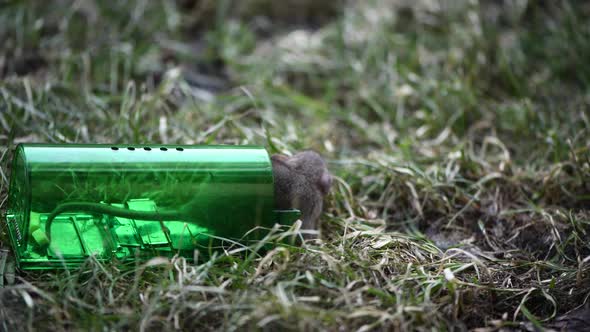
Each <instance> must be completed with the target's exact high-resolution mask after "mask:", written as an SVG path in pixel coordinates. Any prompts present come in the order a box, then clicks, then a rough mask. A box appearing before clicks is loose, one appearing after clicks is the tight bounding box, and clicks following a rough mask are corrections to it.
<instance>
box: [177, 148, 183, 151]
mask: <svg viewBox="0 0 590 332" xmlns="http://www.w3.org/2000/svg"><path fill="white" fill-rule="evenodd" d="M176 151H184V149H183V148H176Z"/></svg>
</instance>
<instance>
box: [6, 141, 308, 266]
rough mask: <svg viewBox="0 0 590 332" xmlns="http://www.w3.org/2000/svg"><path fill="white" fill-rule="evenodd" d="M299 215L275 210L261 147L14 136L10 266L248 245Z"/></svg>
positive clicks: (267, 160) (188, 252)
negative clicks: (24, 140)
mask: <svg viewBox="0 0 590 332" xmlns="http://www.w3.org/2000/svg"><path fill="white" fill-rule="evenodd" d="M298 217H299V211H298V210H286V211H285V210H283V211H278V210H274V185H273V174H272V165H271V162H270V157H269V155H268V153H267V152H266V150H265V149H264V148H261V147H252V146H164V145H149V146H143V145H141V146H139V145H79V144H76V145H47V144H21V145H19V146H18V147H17V149H16V152H15V155H14V162H13V168H12V177H11V183H10V190H9V197H8V210H7V213H6V223H7V225H8V231H9V234H10V239H11V242H12V246H13V249H14V254H15V257H16V262H17V265H18V266H19V267H20V268H21V269H49V268H68V267H72V266H78V265H79V264H80V263H82V262H83V261H84V260H85V259H86V258H87V257H88V256H90V255H94V256H95V257H96V258H97V259H99V260H101V261H114V262H122V263H125V262H129V261H132V260H136V259H147V258H150V257H154V256H157V255H159V256H162V255H163V256H173V255H175V254H180V255H182V256H185V257H187V258H189V259H190V258H192V257H193V255H194V251H195V249H206V250H209V249H211V248H212V247H214V246H216V245H219V244H220V241H221V240H220V239H232V240H234V241H236V240H237V241H241V242H246V243H247V242H249V241H253V240H257V239H260V238H261V237H262V236H263V235H264V234H266V231H267V230H268V229H270V228H272V227H273V225H274V224H275V223H290V222H293V221H294V220H296V219H297V218H298ZM258 226H259V227H258Z"/></svg>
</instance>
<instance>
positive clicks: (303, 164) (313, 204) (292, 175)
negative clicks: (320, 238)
mask: <svg viewBox="0 0 590 332" xmlns="http://www.w3.org/2000/svg"><path fill="white" fill-rule="evenodd" d="M271 162H272V170H273V175H274V179H275V207H276V208H277V209H298V210H300V211H301V216H302V221H303V225H302V229H308V230H318V229H319V225H318V219H319V217H320V215H321V213H322V208H323V202H324V196H326V195H327V194H328V192H329V191H330V187H331V185H332V176H331V175H330V172H329V171H328V168H327V167H326V163H325V162H324V160H323V159H322V157H321V156H320V155H319V154H318V153H317V152H314V151H303V152H299V153H297V154H295V155H293V156H291V157H289V156H286V155H282V154H275V155H273V156H272V157H271Z"/></svg>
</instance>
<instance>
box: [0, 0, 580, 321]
mask: <svg viewBox="0 0 590 332" xmlns="http://www.w3.org/2000/svg"><path fill="white" fill-rule="evenodd" d="M213 3H214V2H210V1H178V2H168V1H141V0H135V1H129V2H125V3H123V4H111V3H109V4H108V5H107V4H104V3H102V2H99V1H85V2H82V1H54V2H53V3H45V2H38V1H7V2H5V3H3V4H2V5H0V75H1V77H2V81H1V82H0V141H1V142H2V144H1V147H0V161H1V164H2V167H1V168H0V180H1V181H0V192H1V194H0V202H2V203H1V208H2V210H3V211H4V210H5V209H6V202H5V200H6V199H5V198H6V193H7V189H8V188H7V186H8V179H9V176H10V164H9V162H10V160H11V153H12V150H13V148H14V146H15V145H16V144H17V143H19V142H52V143H66V142H93V143H101V142H109V143H110V142H114V143H148V142H153V143H188V144H213V143H227V144H260V145H265V146H266V147H267V148H268V149H269V150H270V151H272V152H294V151H297V150H301V149H305V148H313V149H315V150H317V151H320V152H321V153H322V154H323V155H324V156H325V157H326V159H327V160H328V162H329V166H330V169H331V171H332V172H333V173H334V174H335V175H336V176H337V178H336V181H335V185H334V187H333V190H332V193H331V194H330V195H329V197H328V198H327V207H326V210H325V214H324V215H323V217H322V238H321V240H318V241H310V242H307V243H305V244H304V245H302V246H301V247H290V246H279V247H276V249H273V250H270V251H266V252H265V251H260V250H257V247H254V248H251V249H252V250H250V251H240V252H224V253H219V254H217V255H216V256H213V257H211V258H210V259H209V260H207V261H204V262H199V263H198V264H189V263H187V262H186V261H185V260H184V259H183V258H177V259H172V260H165V259H154V260H153V261H150V262H148V263H146V264H141V265H138V266H136V267H135V268H132V269H129V270H120V269H117V268H116V267H113V266H109V265H104V264H101V263H99V262H97V261H96V260H93V259H89V260H88V262H87V263H86V264H85V265H84V266H83V267H82V268H80V269H79V270H75V271H55V272H50V273H48V272H46V273H22V274H20V275H19V277H18V278H17V283H16V285H14V286H8V287H5V288H3V289H0V326H1V329H5V330H12V329H15V328H17V329H30V330H33V329H35V330H37V329H40V330H58V331H59V330H82V329H83V330H121V329H133V330H135V329H138V328H139V329H144V330H158V329H160V330H161V329H163V330H176V329H180V330H191V329H207V330H209V329H212V330H215V329H217V330H243V329H248V330H249V329H260V330H275V329H285V330H307V329H313V330H316V329H317V330H339V329H342V330H363V331H366V330H452V331H455V330H465V329H477V328H479V329H480V331H493V330H499V329H502V328H504V329H507V330H510V329H517V330H518V329H522V330H533V329H535V328H540V327H547V328H551V327H553V328H559V325H556V324H558V323H559V321H563V320H566V321H567V317H568V316H567V313H569V312H576V311H575V310H576V309H578V308H581V307H583V306H584V305H587V303H588V298H589V297H590V286H589V285H590V263H589V258H588V257H590V241H589V237H588V232H589V231H590V212H589V210H588V206H589V205H588V204H589V203H590V151H589V150H590V139H589V137H590V135H589V130H590V111H589V110H590V63H588V61H587V59H590V6H589V5H588V4H586V3H584V2H581V1H580V2H578V1H556V2H547V1H514V2H502V3H498V2H494V1H483V0H482V1H456V2H455V1H453V2H450V1H440V2H437V1H416V2H414V3H413V4H411V5H409V4H407V3H406V2H403V1H395V0H379V1H377V0H374V1H369V2H355V1H347V2H344V1H343V2H338V4H337V5H332V4H330V5H327V4H326V5H317V4H315V5H314V4H313V2H310V1H302V2H299V3H298V4H297V5H296V7H294V8H295V9H292V10H288V6H285V8H287V10H285V8H281V7H280V6H277V5H276V4H273V3H272V2H271V1H263V0H248V1H246V2H245V4H240V5H236V3H235V2H233V1H220V2H219V3H215V4H213ZM289 3H291V2H289ZM404 3H406V4H404ZM0 230H1V232H2V234H1V235H0V247H3V248H7V247H8V246H9V244H8V242H7V240H8V238H7V234H5V231H6V230H5V228H4V225H3V226H2V228H0ZM293 232H295V233H296V232H297V229H296V228H293V229H291V230H288V231H287V232H286V233H281V232H278V233H273V234H272V235H270V236H269V238H267V239H265V240H264V241H263V242H267V241H268V242H272V241H274V240H276V239H279V238H281V237H284V236H290V234H292V233H293ZM564 315H565V316H564Z"/></svg>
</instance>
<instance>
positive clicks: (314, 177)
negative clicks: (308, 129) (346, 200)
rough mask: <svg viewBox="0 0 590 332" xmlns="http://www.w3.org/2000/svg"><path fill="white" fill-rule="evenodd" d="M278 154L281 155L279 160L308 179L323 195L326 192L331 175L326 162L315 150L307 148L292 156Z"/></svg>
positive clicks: (328, 189) (329, 185) (330, 184)
mask: <svg viewBox="0 0 590 332" xmlns="http://www.w3.org/2000/svg"><path fill="white" fill-rule="evenodd" d="M279 156H281V157H279V158H280V160H281V161H283V162H284V163H286V164H287V165H289V167H290V168H291V169H292V170H293V171H295V172H297V173H299V174H302V175H304V176H305V177H306V178H307V179H309V180H310V181H311V182H312V183H313V184H314V185H315V186H316V187H317V188H318V189H319V191H320V192H321V193H322V194H323V195H326V194H328V192H329V191H330V187H331V186H332V176H331V175H330V172H329V171H328V168H327V167H326V163H325V162H324V160H323V159H322V157H321V156H320V155H319V154H318V153H317V152H315V151H311V150H307V151H302V152H299V153H297V154H295V155H294V156H292V157H287V156H283V155H279Z"/></svg>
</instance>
